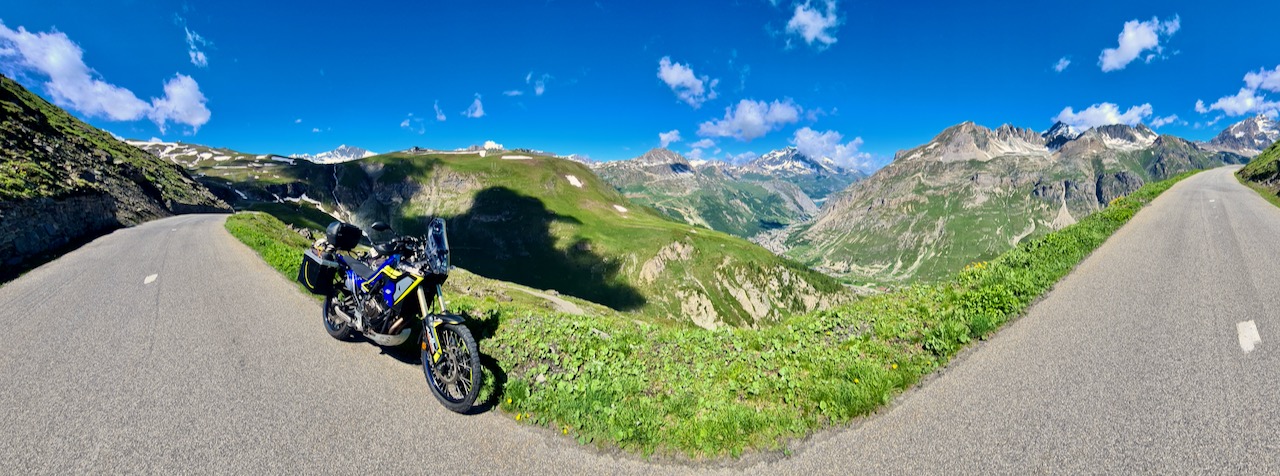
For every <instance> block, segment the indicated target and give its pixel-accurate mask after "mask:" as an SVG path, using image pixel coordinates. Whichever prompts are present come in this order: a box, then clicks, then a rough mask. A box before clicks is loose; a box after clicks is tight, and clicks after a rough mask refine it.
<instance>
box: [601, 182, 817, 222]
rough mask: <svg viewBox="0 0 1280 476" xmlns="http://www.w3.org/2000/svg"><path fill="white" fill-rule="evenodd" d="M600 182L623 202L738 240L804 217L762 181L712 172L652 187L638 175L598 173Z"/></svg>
mask: <svg viewBox="0 0 1280 476" xmlns="http://www.w3.org/2000/svg"><path fill="white" fill-rule="evenodd" d="M597 172H598V173H599V174H600V176H601V177H602V178H604V179H605V181H607V182H609V183H610V184H612V185H614V186H616V187H618V188H619V189H620V190H621V191H622V193H623V194H625V195H626V196H627V198H628V199H630V200H632V201H634V202H636V203H639V204H642V205H646V206H649V207H653V208H654V209H656V210H658V211H659V212H660V213H662V214H664V215H666V216H668V217H671V218H672V219H675V220H678V221H682V222H685V223H688V224H690V225H701V226H706V227H708V228H711V229H713V230H717V231H721V232H724V233H728V234H731V235H735V236H740V237H751V236H754V235H756V234H758V233H760V232H762V231H765V230H768V229H770V228H776V227H780V226H785V225H787V224H790V223H794V222H796V221H799V220H800V219H802V218H804V217H803V216H802V214H801V213H800V212H799V211H796V210H793V209H792V208H791V207H789V206H788V204H787V199H785V198H783V197H782V196H781V195H779V194H778V193H776V192H774V191H772V190H769V189H768V188H765V187H764V186H763V185H761V183H762V182H769V181H770V180H772V179H771V178H769V177H763V176H760V177H757V179H755V180H742V179H734V178H732V177H729V176H727V175H725V174H724V173H722V172H720V171H718V170H714V169H700V170H698V171H696V172H695V173H696V174H698V176H699V177H698V179H697V181H696V183H695V182H694V180H693V179H692V178H689V179H688V180H687V181H686V180H679V179H678V178H674V177H673V178H669V179H667V180H663V181H658V182H654V181H653V179H652V178H651V177H649V176H648V175H646V174H643V173H625V172H621V171H614V170H610V169H609V168H602V169H598V170H597Z"/></svg>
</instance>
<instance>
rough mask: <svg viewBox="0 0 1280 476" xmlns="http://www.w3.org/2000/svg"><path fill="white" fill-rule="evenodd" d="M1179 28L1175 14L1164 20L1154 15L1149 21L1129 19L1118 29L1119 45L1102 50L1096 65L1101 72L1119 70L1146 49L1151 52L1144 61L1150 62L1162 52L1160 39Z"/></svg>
mask: <svg viewBox="0 0 1280 476" xmlns="http://www.w3.org/2000/svg"><path fill="white" fill-rule="evenodd" d="M1181 28H1182V19H1181V18H1180V17H1178V16H1177V15H1174V17H1173V19H1172V20H1166V21H1160V19H1159V18H1156V17H1152V18H1151V20H1150V21H1138V20H1129V21H1127V22H1125V24H1124V29H1123V30H1121V31H1120V36H1119V38H1118V42H1119V45H1118V46H1116V47H1115V48H1107V49H1105V50H1102V55H1101V56H1099V57H1098V65H1099V66H1101V67H1102V71H1103V72H1108V71H1116V70H1121V69H1124V68H1125V66H1128V65H1129V63H1132V62H1133V61H1134V60H1136V59H1138V57H1140V56H1142V55H1143V53H1145V52H1147V51H1151V52H1152V53H1151V54H1148V55H1147V56H1146V62H1148V63H1150V62H1151V60H1153V59H1155V58H1157V57H1159V55H1161V54H1162V53H1163V52H1164V47H1163V46H1160V41H1161V40H1167V39H1169V37H1170V36H1173V34H1174V33H1177V32H1178V30H1179V29H1181Z"/></svg>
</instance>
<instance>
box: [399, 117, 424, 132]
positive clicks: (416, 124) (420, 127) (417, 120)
mask: <svg viewBox="0 0 1280 476" xmlns="http://www.w3.org/2000/svg"><path fill="white" fill-rule="evenodd" d="M400 128H401V129H406V130H408V131H410V132H413V133H416V134H418V135H422V134H425V133H426V132H427V126H426V125H424V124H423V120H422V118H421V117H414V116H413V113H412V112H411V113H409V117H406V118H405V119H404V120H403V121H400Z"/></svg>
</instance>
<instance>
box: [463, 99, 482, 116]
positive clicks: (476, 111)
mask: <svg viewBox="0 0 1280 476" xmlns="http://www.w3.org/2000/svg"><path fill="white" fill-rule="evenodd" d="M462 115H463V116H465V117H470V118H472V119H476V118H480V117H484V104H482V103H481V102H480V93H476V100H475V101H471V106H470V107H468V108H467V110H465V111H462Z"/></svg>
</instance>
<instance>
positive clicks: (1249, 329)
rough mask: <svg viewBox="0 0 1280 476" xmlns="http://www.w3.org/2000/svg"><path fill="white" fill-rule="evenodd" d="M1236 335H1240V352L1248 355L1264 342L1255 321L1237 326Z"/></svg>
mask: <svg viewBox="0 0 1280 476" xmlns="http://www.w3.org/2000/svg"><path fill="white" fill-rule="evenodd" d="M1236 333H1237V334H1239V335H1240V350H1243V351H1244V353H1246V354H1247V353H1250V352H1253V348H1254V346H1256V345H1258V343H1260V342H1262V336H1259V335H1258V326H1257V325H1256V324H1254V323H1253V321H1244V322H1241V323H1239V324H1236Z"/></svg>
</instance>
